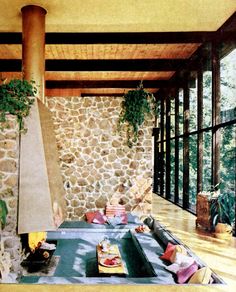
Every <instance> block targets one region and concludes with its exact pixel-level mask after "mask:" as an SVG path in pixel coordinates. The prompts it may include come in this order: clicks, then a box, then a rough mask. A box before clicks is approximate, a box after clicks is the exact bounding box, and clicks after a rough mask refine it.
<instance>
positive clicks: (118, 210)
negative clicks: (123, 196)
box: [106, 204, 126, 218]
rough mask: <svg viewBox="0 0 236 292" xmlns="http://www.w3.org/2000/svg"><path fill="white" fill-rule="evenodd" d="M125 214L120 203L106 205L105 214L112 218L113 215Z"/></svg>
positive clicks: (123, 207)
mask: <svg viewBox="0 0 236 292" xmlns="http://www.w3.org/2000/svg"><path fill="white" fill-rule="evenodd" d="M123 214H126V212H125V206H122V205H110V204H107V205H106V216H107V217H108V218H112V217H114V216H120V215H123Z"/></svg>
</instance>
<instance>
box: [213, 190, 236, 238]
mask: <svg viewBox="0 0 236 292" xmlns="http://www.w3.org/2000/svg"><path fill="white" fill-rule="evenodd" d="M234 210H235V197H234V195H233V194H231V193H220V194H219V195H218V196H217V197H215V198H213V199H212V202H211V209H210V211H211V220H212V225H213V228H214V230H215V236H216V237H217V238H228V237H229V235H231V234H232V229H233V224H234V222H235V213H234Z"/></svg>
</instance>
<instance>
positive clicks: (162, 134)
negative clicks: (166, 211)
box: [160, 96, 165, 196]
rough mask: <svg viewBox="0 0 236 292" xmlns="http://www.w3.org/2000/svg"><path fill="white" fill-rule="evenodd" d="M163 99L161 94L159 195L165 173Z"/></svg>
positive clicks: (162, 188)
mask: <svg viewBox="0 0 236 292" xmlns="http://www.w3.org/2000/svg"><path fill="white" fill-rule="evenodd" d="M164 107H165V101H164V97H163V96H162V98H161V153H160V155H161V159H160V162H161V165H160V169H161V173H160V194H161V196H164V173H165V171H164V170H165V165H164V163H165V160H164V142H163V141H164V138H165V135H164V121H165V120H164V113H165V108H164Z"/></svg>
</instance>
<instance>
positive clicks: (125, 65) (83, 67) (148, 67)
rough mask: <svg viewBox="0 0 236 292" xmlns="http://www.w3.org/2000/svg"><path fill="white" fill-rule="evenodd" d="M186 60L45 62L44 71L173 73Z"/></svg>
mask: <svg viewBox="0 0 236 292" xmlns="http://www.w3.org/2000/svg"><path fill="white" fill-rule="evenodd" d="M186 61H187V60H186V59H154V60H153V59H142V60H137V59H129V60H123V59H121V60H117V59H115V60H111V59H109V60H46V71H75V72H76V71H175V70H177V69H179V68H181V67H182V66H184V65H185V63H186Z"/></svg>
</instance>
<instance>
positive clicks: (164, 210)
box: [152, 194, 236, 291]
mask: <svg viewBox="0 0 236 292" xmlns="http://www.w3.org/2000/svg"><path fill="white" fill-rule="evenodd" d="M152 211H153V217H155V218H156V219H158V220H159V221H160V222H161V223H162V224H163V225H165V226H166V227H167V229H168V230H170V231H171V232H172V233H174V234H175V235H176V236H177V237H178V238H179V239H180V240H182V241H183V242H184V243H185V244H186V245H187V246H188V247H190V248H191V249H192V250H193V251H194V252H195V253H196V254H197V255H198V256H199V257H200V258H201V259H202V260H203V261H204V262H205V263H206V264H207V265H208V266H209V267H210V268H211V269H212V270H213V271H215V272H216V273H217V274H218V275H219V276H220V277H221V278H222V279H223V280H224V281H225V282H226V283H227V284H228V287H227V290H226V291H236V238H235V237H232V239H230V240H221V239H217V238H215V237H214V236H213V234H210V233H208V232H206V231H205V230H203V229H200V228H197V229H196V227H195V220H196V216H194V215H192V214H191V213H189V212H187V211H184V210H183V209H182V208H179V207H178V206H176V205H174V204H172V203H170V202H168V201H167V200H165V199H163V198H161V197H159V196H157V195H155V194H154V195H153V210H152Z"/></svg>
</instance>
